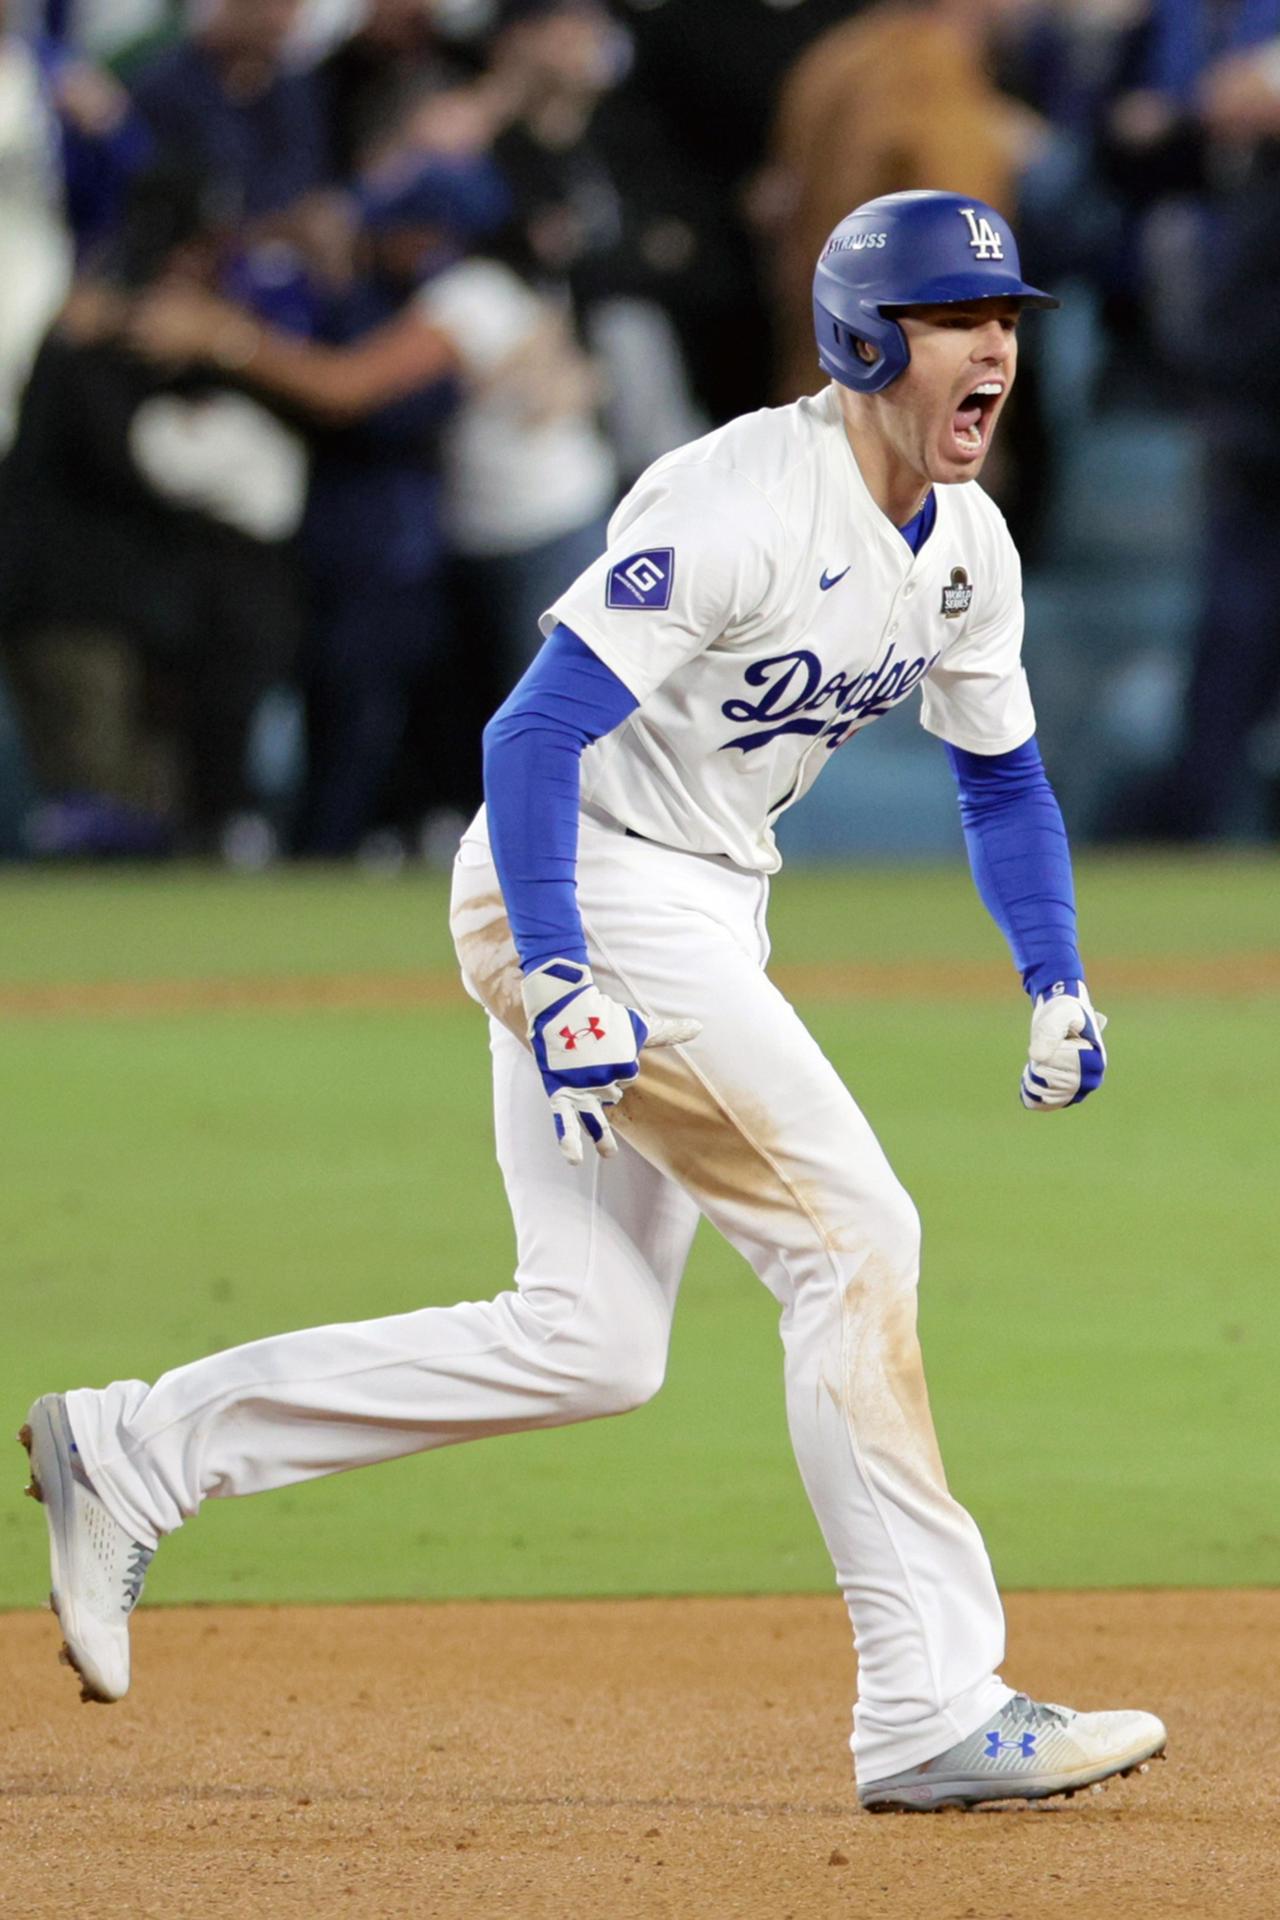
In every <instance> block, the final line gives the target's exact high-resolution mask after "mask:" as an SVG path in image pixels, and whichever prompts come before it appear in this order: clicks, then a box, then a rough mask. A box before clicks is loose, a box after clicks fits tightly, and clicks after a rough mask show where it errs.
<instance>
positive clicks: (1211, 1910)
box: [0, 1592, 1280, 1920]
mask: <svg viewBox="0 0 1280 1920" xmlns="http://www.w3.org/2000/svg"><path fill="white" fill-rule="evenodd" d="M1009 1623H1010V1635H1009V1640H1010V1658H1009V1662H1008V1671H1009V1673H1010V1674H1012V1675H1014V1676H1015V1677H1016V1679H1017V1681H1018V1683H1019V1684H1020V1685H1022V1686H1024V1687H1026V1688H1027V1689H1028V1690H1029V1691H1031V1692H1038V1693H1041V1694H1042V1695H1047V1696H1048V1697H1049V1698H1058V1699H1065V1700H1067V1701H1069V1702H1071V1703H1072V1704H1076V1705H1081V1706H1121V1705H1129V1704H1135V1705H1143V1706H1147V1707H1150V1708H1153V1709H1155V1710H1157V1711H1158V1712H1160V1713H1161V1714H1162V1715H1163V1717H1164V1718H1165V1719H1166V1721H1167V1723H1168V1726H1169V1733H1170V1740H1169V1757H1168V1760H1167V1761H1165V1762H1164V1763H1162V1764H1160V1765H1156V1766H1153V1767H1152V1768H1151V1770H1150V1771H1149V1773H1148V1774H1147V1775H1146V1776H1144V1777H1137V1776H1135V1777H1134V1778H1132V1779H1130V1780H1127V1781H1117V1782H1113V1783H1112V1784H1111V1785H1110V1786H1109V1787H1108V1788H1107V1790H1106V1791H1105V1792H1102V1793H1098V1794H1092V1793H1091V1794H1082V1795H1080V1796H1079V1797H1077V1798H1076V1799H1074V1800H1071V1801H1057V1802H1051V1803H1050V1804H1048V1805H1047V1806H1044V1807H1040V1808H1031V1807H1023V1808H1017V1809H1015V1810H1012V1811H998V1810H992V1811H987V1812H981V1813H973V1814H955V1813H952V1814H942V1815H934V1816H925V1817H920V1816H905V1817H903V1816H898V1817H880V1818H873V1817H872V1816H870V1815H867V1814H860V1813H858V1812H857V1810H856V1803H855V1799H854V1794H853V1790H852V1784H851V1779H850V1770H849V1761H848V1754H847V1751H846V1748H845V1739H846V1736H847V1732H848V1707H847V1702H848V1699H849V1696H850V1692H851V1683H852V1659H851V1656H850V1654H849V1651H848V1643H847V1633H846V1625H845V1618H844V1614H843V1610H842V1608H841V1607H840V1605H839V1604H838V1602H836V1601H834V1600H828V1599H795V1598H791V1599H734V1600H712V1599H697V1600H654V1601H623V1602H586V1601H578V1602H565V1603H542V1602H526V1603H503V1604H497V1603H486V1604H480V1605H469V1606H468V1605H445V1606H432V1607H409V1606H398V1607H345V1608H334V1609H330V1610H323V1609H306V1610H302V1609H289V1608H264V1609H243V1610H232V1611H224V1610H221V1609H219V1610H213V1609H209V1610H198V1609H196V1610H193V1609H184V1610H181V1611H178V1610H175V1611H165V1610H162V1609H154V1610H151V1611H148V1610H147V1609H145V1608H144V1609H143V1611H142V1613H141V1614H140V1615H139V1616H138V1619H137V1621H136V1623H135V1634H134V1637H135V1685H134V1691H133V1693H132V1694H131V1696H130V1697H129V1699H128V1700H127V1701H125V1702H123V1703H122V1704H120V1705H119V1706H115V1707H110V1708H101V1707H85V1706H81V1705H80V1703H79V1700H78V1697H77V1691H76V1684H75V1682H74V1680H73V1678H72V1676H71V1675H70V1673H68V1672H66V1671H65V1670H63V1669H61V1668H59V1667H58V1666H57V1665H56V1663H55V1658H54V1655H55V1649H56V1647H57V1644H58V1639H57V1629H56V1627H55V1624H54V1622H53V1621H52V1620H51V1619H50V1618H49V1617H48V1616H47V1615H42V1614H12V1615H6V1616H3V1617H0V1686H2V1687H3V1695H2V1698H3V1708H2V1709H0V1712H2V1716H3V1724H4V1728H5V1736H6V1737H5V1742H4V1748H3V1755H2V1757H0V1782H2V1787H3V1796H2V1798H0V1913H3V1914H6V1915H7V1914H13V1915H15V1916H16V1915H21V1916H24V1920H43V1916H45V1915H54V1914H56V1915H58V1916H60V1920H68V1917H69V1916H71V1917H74V1920H91V1917H92V1920H96V1916H107V1915H129V1916H156V1917H157V1920H179V1917H181V1916H187V1915H192V1916H194V1915H200V1916H206V1915H207V1916H222V1915H245V1916H254V1917H255V1920H260V1917H261V1916H273V1915H288V1916H307V1917H308V1920H326V1917H327V1916H329V1915H360V1916H362V1920H363V1917H367V1916H372V1917H373V1920H382V1917H383V1916H387V1917H390V1916H401V1915H403V1916H412V1917H413V1920H420V1917H431V1916H436V1915H440V1916H448V1917H449V1920H453V1917H454V1916H457V1920H473V1917H474V1920H480V1917H481V1916H483V1920H498V1917H499V1916H502V1917H504V1920H505V1916H518V1917H519V1920H525V1916H529V1917H530V1920H540V1917H541V1916H544V1915H546V1916H551V1915H555V1916H557V1920H631V1916H641V1915H643V1916H648V1915H654V1916H669V1920H720V1917H721V1916H724V1917H725V1920H736V1917H737V1916H755V1915H759V1916H762V1917H763V1916H768V1920H788V1917H789V1916H790V1917H791V1920H801V1917H802V1916H803V1920H814V1917H815V1916H817V1917H819V1920H821V1917H822V1916H827V1915H831V1916H835V1915H842V1916H844V1915H848V1916H855V1915H856V1916H858V1917H859V1920H1014V1916H1016V1917H1017V1920H1039V1917H1040V1916H1041V1915H1049V1916H1056V1915H1068V1914H1069V1915H1071V1916H1073V1917H1074V1920H1080V1916H1082V1915H1084V1916H1107V1917H1108V1920H1113V1917H1118V1920H1144V1917H1145V1916H1153V1917H1154V1916H1157V1915H1159V1916H1164V1915H1169V1914H1183V1915H1194V1916H1200V1917H1202V1920H1208V1916H1210V1915H1213V1916H1217V1915H1223V1914H1226V1915H1230V1916H1231V1917H1232V1920H1264V1916H1274V1915H1275V1914H1277V1913H1278V1912H1280V1839H1278V1837H1277V1836H1278V1828H1280V1821H1278V1820H1277V1804H1276V1779H1277V1771H1276V1755H1277V1752H1278V1751H1280V1741H1278V1739H1277V1732H1278V1726H1277V1720H1278V1716H1277V1698H1276V1696H1277V1688H1278V1685H1280V1670H1278V1668H1277V1662H1276V1658H1275V1650H1276V1646H1277V1644H1278V1641H1280V1593H1275V1592H1244V1593H1208V1594H1204V1593H1113V1594H1036V1595H1023V1596H1017V1595H1015V1596H1014V1597H1013V1598H1012V1599H1011V1600H1010V1602H1009Z"/></svg>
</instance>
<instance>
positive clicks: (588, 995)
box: [521, 960, 702, 1167]
mask: <svg viewBox="0 0 1280 1920" xmlns="http://www.w3.org/2000/svg"><path fill="white" fill-rule="evenodd" d="M521 991H522V993H523V995H524V1010H525V1013H526V1014H527V1015H528V1018H529V1025H528V1028H527V1032H528V1038H529V1045H530V1046H531V1047H532V1048H533V1057H534V1059H535V1060H536V1061H537V1063H538V1070H539V1072H540V1073H541V1075H542V1084H543V1086H544V1087H545V1088H546V1090H547V1097H548V1099H549V1100H550V1102H551V1113H552V1117H553V1119H554V1120H555V1125H556V1138H557V1139H558V1140H559V1142H560V1151H561V1153H563V1155H564V1157H565V1159H566V1160H567V1161H568V1162H569V1165H570V1166H571V1167H580V1166H581V1165H582V1153H583V1146H582V1134H583V1129H584V1128H585V1130H586V1133H587V1135H588V1137H589V1138H590V1139H591V1140H593V1141H594V1142H595V1146H596V1150H597V1152H599V1153H602V1154H605V1155H606V1156H607V1155H609V1154H613V1153H616V1152H617V1151H618V1143H617V1141H616V1140H615V1138H614V1134H613V1129H612V1127H611V1126H610V1125H609V1121H608V1118H607V1115H606V1111H605V1109H606V1108H608V1107H616V1106H617V1104H618V1102H619V1100H621V1098H622V1096H623V1094H624V1093H625V1092H626V1090H627V1084H628V1082H629V1081H631V1080H634V1079H635V1077H636V1075H637V1073H639V1071H640V1049H641V1047H644V1046H650V1047H675V1046H679V1045H680V1043H681V1042H682V1041H685V1040H692V1039H694V1038H695V1036H696V1035H697V1034H699V1033H701V1031H702V1023H701V1021H700V1020H656V1019H655V1020H651V1021H644V1020H642V1019H641V1018H640V1015H639V1014H638V1013H636V1012H635V1011H634V1010H633V1009H632V1008H631V1007H624V1006H623V1005H622V1004H621V1002H620V1001H617V1000H610V999H609V997H608V995H607V994H603V993H601V991H600V989H599V987H598V986H597V985H596V983H595V981H594V980H593V979H592V977H591V969H590V967H584V966H583V965H582V964H581V963H580V962H579V961H577V960H548V961H547V962H546V964H545V965H544V966H541V967H536V968H535V969H534V971H533V972H532V973H527V974H526V975H525V977H524V982H523V986H522V988H521Z"/></svg>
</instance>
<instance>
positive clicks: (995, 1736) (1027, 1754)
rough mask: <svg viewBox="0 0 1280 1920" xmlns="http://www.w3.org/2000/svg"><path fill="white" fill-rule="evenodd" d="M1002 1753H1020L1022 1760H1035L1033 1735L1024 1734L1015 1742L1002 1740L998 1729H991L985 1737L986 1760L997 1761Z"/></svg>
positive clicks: (1034, 1737) (1034, 1738)
mask: <svg viewBox="0 0 1280 1920" xmlns="http://www.w3.org/2000/svg"><path fill="white" fill-rule="evenodd" d="M1004 1751H1008V1752H1009V1753H1020V1754H1021V1755H1022V1757H1023V1759H1024V1760H1032V1759H1034V1758H1035V1751H1036V1736H1035V1735H1034V1733H1024V1734H1021V1735H1020V1736H1019V1737H1018V1739H1016V1740H1002V1739H1001V1738H1000V1733H999V1729H998V1728H996V1727H992V1729H991V1731H990V1733H988V1735H987V1759H988V1760H998V1759H999V1757H1000V1755H1001V1753H1002V1752H1004Z"/></svg>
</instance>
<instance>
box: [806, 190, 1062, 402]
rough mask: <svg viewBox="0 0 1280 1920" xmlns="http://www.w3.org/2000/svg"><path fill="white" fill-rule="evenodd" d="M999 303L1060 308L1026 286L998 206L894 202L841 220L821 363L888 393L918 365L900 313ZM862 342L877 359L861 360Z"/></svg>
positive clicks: (930, 196)
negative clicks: (909, 309)
mask: <svg viewBox="0 0 1280 1920" xmlns="http://www.w3.org/2000/svg"><path fill="white" fill-rule="evenodd" d="M996 299H1006V300H1021V301H1022V302H1023V304H1024V305H1025V306H1028V307H1056V306H1057V305H1058V304H1059V303H1058V301H1056V300H1055V299H1054V298H1053V295H1052V294H1049V293H1042V292H1041V291H1040V289H1039V288H1038V287H1029V286H1028V285H1027V284H1026V282H1025V281H1024V280H1023V278H1022V265H1021V262H1020V261H1019V259H1018V243H1017V241H1016V240H1015V239H1014V237H1013V234H1012V232H1011V230H1010V227H1009V223H1008V221H1007V220H1006V219H1004V217H1003V216H1002V215H1001V214H998V213H997V212H996V210H995V208H994V207H988V206H986V205H984V204H983V202H982V201H981V200H966V199H965V197H964V195H963V194H959V193H886V194H883V195H882V196H881V197H880V199H878V200H868V201H867V202H866V203H865V205H863V206H861V207H857V208H855V210H854V211H853V212H852V213H851V214H849V215H848V217H847V218H846V219H844V220H842V221H841V222H840V225H839V226H838V227H837V228H836V230H835V232H834V233H833V234H832V235H831V238H830V239H829V240H828V241H827V244H826V246H825V247H824V248H823V249H822V252H821V254H820V256H819V259H818V266H817V271H816V272H815V274H814V276H813V322H814V329H815V331H816V333H817V336H818V358H819V360H820V361H821V362H822V366H823V370H824V371H825V372H826V373H828V374H830V376H831V378H832V379H833V380H839V381H840V382H841V384H842V385H844V386H846V387H853V388H854V389H855V390H856V391H857V392H859V393H879V392H880V390H881V388H882V387H887V386H888V385H889V384H890V382H891V381H893V380H896V379H897V378H898V375H899V374H900V373H905V372H906V368H907V362H908V360H909V359H910V357H911V354H910V350H909V348H908V346H907V336H906V334H905V333H904V332H903V330H902V328H901V327H900V326H899V325H898V323H897V321H896V320H895V319H894V317H893V309H894V308H900V307H923V306H942V305H948V306H959V305H961V304H963V303H965V302H968V301H970V300H996ZM860 340H865V341H866V342H867V343H868V344H869V345H870V346H872V347H874V349H875V355H876V357H875V358H874V359H872V360H869V361H868V360H864V359H862V358H861V357H860V356H859V353H858V342H859V341H860Z"/></svg>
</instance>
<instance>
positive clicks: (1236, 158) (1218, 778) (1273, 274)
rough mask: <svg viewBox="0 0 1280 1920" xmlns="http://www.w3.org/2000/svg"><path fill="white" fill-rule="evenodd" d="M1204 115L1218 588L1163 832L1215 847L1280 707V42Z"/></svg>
mask: <svg viewBox="0 0 1280 1920" xmlns="http://www.w3.org/2000/svg"><path fill="white" fill-rule="evenodd" d="M1194 104H1195V108H1196V112H1197V118H1198V122H1199V126H1200V128H1201V129H1202V131H1203V134H1204V137H1205V139H1206V140H1207V141H1208V142H1209V143H1210V153H1211V156H1212V157H1213V159H1214V161H1215V162H1216V163H1217V164H1216V166H1215V168H1214V171H1215V172H1216V176H1217V178H1218V179H1219V180H1220V181H1221V182H1222V183H1223V184H1222V186H1221V188H1220V192H1219V196H1218V199H1217V203H1216V209H1217V228H1218V231H1217V238H1216V244H1215V246H1214V251H1213V258H1212V263H1211V266H1210V268H1209V270H1208V279H1209V283H1210V297H1209V300H1208V303H1207V306H1208V316H1209V317H1208V318H1207V320H1206V322H1205V324H1204V325H1203V326H1202V327H1201V328H1200V329H1199V330H1198V332H1197V336H1196V340H1195V342H1194V343H1193V346H1194V353H1193V355H1190V354H1189V356H1188V357H1189V359H1190V358H1192V357H1193V358H1194V364H1195V366H1196V370H1197V373H1196V384H1197V397H1198V399H1199V400H1200V403H1201V405H1202V407H1203V409H1204V422H1205V432H1206V455H1207V459H1206V541H1205V546H1206V550H1205V558H1204V566H1203V569H1202V576H1203V579H1204V583H1205V586H1204V597H1203V602H1202V608H1201V614H1200V623H1199V628H1198V632H1197V636H1196V643H1195V649H1194V657H1193V661H1192V671H1191V677H1190V682H1189V685H1188V688H1187V694H1186V700H1185V707H1184V722H1183V738H1182V744H1181V751H1180V753H1179V755H1178V759H1177V762H1176V765H1175V767H1174V770H1173V774H1172V777H1171V779H1170V781H1169V784H1168V790H1167V793H1166V795H1165V797H1164V801H1163V805H1162V807H1161V809H1160V816H1161V817H1159V818H1158V819H1157V821H1156V822H1155V823H1154V824H1155V825H1156V826H1157V827H1158V828H1159V829H1162V830H1163V831H1166V832H1169V833H1171V834H1173V835H1174V836H1176V837H1177V838H1180V839H1203V838H1210V839H1211V838H1216V837H1219V836H1221V835H1223V834H1224V833H1227V832H1228V831H1230V830H1231V828H1232V827H1233V826H1238V825H1240V824H1242V822H1241V818H1240V807H1241V802H1242V799H1243V796H1244V793H1245V790H1246V787H1247V785H1248V783H1249V777H1250V771H1251V770H1250V765H1249V747H1250V742H1251V740H1252V739H1253V738H1254V737H1255V736H1256V733H1257V730H1258V729H1259V727H1260V726H1261V725H1262V724H1263V723H1264V722H1266V721H1267V720H1268V719H1274V718H1275V717H1276V715H1277V710H1278V703H1280V540H1277V538H1276V528H1277V509H1278V507H1280V33H1277V35H1276V37H1275V38H1274V39H1272V40H1271V41H1269V42H1266V43H1264V44H1263V45H1262V46H1260V47H1257V48H1254V49H1253V50H1252V51H1250V52H1236V53H1231V54H1228V55H1226V56H1225V57H1224V58H1223V59H1221V60H1220V61H1218V62H1217V63H1216V64H1215V65H1213V66H1212V67H1210V68H1209V69H1208V70H1207V71H1206V72H1205V73H1204V75H1203V77H1202V80H1201V83H1200V86H1199V90H1198V92H1197V94H1196V96H1195V102H1194ZM1274 777H1275V776H1274V770H1273V773H1272V778H1273V781H1274ZM1145 824H1148V823H1146V822H1142V823H1140V830H1141V825H1145ZM1271 825H1272V830H1273V831H1277V830H1280V813H1278V814H1277V815H1276V817H1275V818H1273V820H1272V822H1271Z"/></svg>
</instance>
